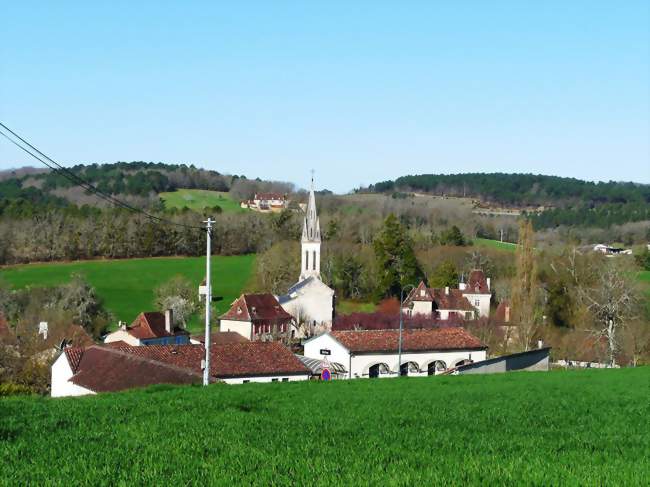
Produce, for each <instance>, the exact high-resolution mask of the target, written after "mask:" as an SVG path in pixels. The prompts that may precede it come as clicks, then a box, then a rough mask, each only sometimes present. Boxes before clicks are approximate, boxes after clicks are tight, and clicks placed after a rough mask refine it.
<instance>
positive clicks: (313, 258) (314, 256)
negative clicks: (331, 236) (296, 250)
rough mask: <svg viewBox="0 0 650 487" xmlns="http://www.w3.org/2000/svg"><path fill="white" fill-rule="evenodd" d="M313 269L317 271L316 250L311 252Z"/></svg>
mask: <svg viewBox="0 0 650 487" xmlns="http://www.w3.org/2000/svg"><path fill="white" fill-rule="evenodd" d="M311 257H312V258H311V270H313V271H315V270H316V251H315V250H314V252H313V253H312V254H311Z"/></svg>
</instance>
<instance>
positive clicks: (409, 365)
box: [304, 327, 487, 379]
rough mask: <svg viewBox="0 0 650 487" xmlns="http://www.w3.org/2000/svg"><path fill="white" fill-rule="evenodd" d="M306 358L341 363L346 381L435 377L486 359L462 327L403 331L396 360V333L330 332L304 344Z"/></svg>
mask: <svg viewBox="0 0 650 487" xmlns="http://www.w3.org/2000/svg"><path fill="white" fill-rule="evenodd" d="M304 348H305V357H309V358H312V359H321V360H322V359H323V358H325V357H326V358H327V359H328V360H331V361H332V362H336V363H340V364H343V365H344V366H345V367H346V368H347V369H348V378H350V379H352V378H376V377H397V375H398V371H399V375H408V376H426V375H435V374H438V373H442V372H444V371H446V370H447V369H448V368H452V367H456V366H458V365H462V364H464V363H469V362H472V361H480V360H485V358H486V350H487V347H486V346H485V345H483V344H482V343H481V341H480V340H479V339H478V338H476V337H475V336H473V335H472V334H470V333H469V332H467V331H466V330H465V329H464V328H461V327H447V328H436V329H428V330H405V331H403V333H402V356H401V363H400V364H398V361H399V360H398V358H399V331H398V330H363V331H332V332H328V333H324V334H322V335H319V336H317V337H314V338H312V339H310V340H307V341H306V342H305V344H304Z"/></svg>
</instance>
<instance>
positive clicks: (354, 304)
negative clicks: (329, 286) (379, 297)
mask: <svg viewBox="0 0 650 487" xmlns="http://www.w3.org/2000/svg"><path fill="white" fill-rule="evenodd" d="M376 310H377V305H376V304H375V303H362V302H359V301H351V300H349V299H342V300H340V301H338V302H337V303H336V311H337V313H341V314H344V315H347V314H350V313H374V312H375V311H376Z"/></svg>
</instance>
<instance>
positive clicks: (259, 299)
mask: <svg viewBox="0 0 650 487" xmlns="http://www.w3.org/2000/svg"><path fill="white" fill-rule="evenodd" d="M219 320H220V322H219V330H220V331H222V332H236V333H239V334H240V335H241V336H242V337H244V338H246V339H247V340H264V341H270V340H276V339H289V338H293V337H295V335H296V327H295V325H294V318H293V316H292V315H290V314H289V313H288V312H287V311H286V310H285V309H284V308H283V307H282V306H281V305H280V303H279V302H278V300H277V298H276V297H275V296H273V295H272V294H270V293H262V294H242V295H241V296H240V297H239V298H237V299H236V300H235V301H234V302H233V303H232V305H231V306H230V309H229V310H228V311H227V312H226V313H224V314H223V315H221V316H220V317H219Z"/></svg>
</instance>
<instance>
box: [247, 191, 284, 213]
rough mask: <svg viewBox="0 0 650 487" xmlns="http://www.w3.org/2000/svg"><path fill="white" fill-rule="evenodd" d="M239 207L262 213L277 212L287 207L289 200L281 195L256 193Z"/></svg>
mask: <svg viewBox="0 0 650 487" xmlns="http://www.w3.org/2000/svg"><path fill="white" fill-rule="evenodd" d="M240 206H241V207H242V208H250V209H251V210H255V211H259V212H262V213H268V212H279V211H282V210H284V209H285V208H288V207H289V199H288V198H287V195H286V194H281V193H256V194H255V196H254V197H253V199H252V200H248V201H242V202H241V205H240Z"/></svg>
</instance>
